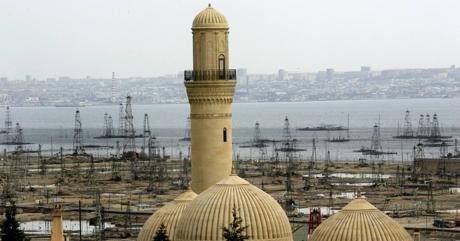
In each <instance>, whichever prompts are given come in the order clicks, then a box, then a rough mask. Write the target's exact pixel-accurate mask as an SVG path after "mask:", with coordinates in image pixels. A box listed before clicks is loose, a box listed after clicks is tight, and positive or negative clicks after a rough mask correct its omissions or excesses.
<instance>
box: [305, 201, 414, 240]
mask: <svg viewBox="0 0 460 241" xmlns="http://www.w3.org/2000/svg"><path fill="white" fill-rule="evenodd" d="M308 240H309V241H356V240H361V241H413V239H412V237H411V236H410V235H409V233H408V232H407V231H406V230H405V229H404V227H403V226H402V225H400V224H399V223H398V222H396V221H395V220H394V219H392V218H390V217H389V216H388V215H386V214H385V213H383V212H381V211H380V210H378V209H377V208H376V207H374V205H372V204H370V203H369V202H368V201H367V200H366V198H365V197H362V196H360V197H358V198H356V199H353V200H352V201H351V202H350V203H349V204H348V205H346V206H345V207H344V208H342V210H341V211H340V212H338V213H336V214H334V215H332V216H331V217H330V218H328V219H326V221H324V222H323V223H321V224H320V225H319V226H318V227H317V228H316V229H315V231H313V234H312V235H311V236H310V238H309V239H308Z"/></svg>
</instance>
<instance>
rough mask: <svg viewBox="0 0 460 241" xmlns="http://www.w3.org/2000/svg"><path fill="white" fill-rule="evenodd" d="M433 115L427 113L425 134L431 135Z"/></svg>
mask: <svg viewBox="0 0 460 241" xmlns="http://www.w3.org/2000/svg"><path fill="white" fill-rule="evenodd" d="M430 118H431V116H430V114H428V113H427V114H426V115H425V135H426V136H430V135H431V119H430Z"/></svg>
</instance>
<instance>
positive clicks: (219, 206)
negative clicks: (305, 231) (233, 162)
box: [175, 175, 292, 241]
mask: <svg viewBox="0 0 460 241" xmlns="http://www.w3.org/2000/svg"><path fill="white" fill-rule="evenodd" d="M233 208H236V210H237V211H238V215H239V216H240V217H241V218H242V220H243V223H242V226H246V225H247V226H248V228H247V229H246V234H247V235H248V236H249V239H248V241H251V240H259V241H263V240H270V241H274V240H276V241H292V231H291V225H290V223H289V220H288V218H287V216H286V213H285V212H284V210H283V209H282V208H281V206H280V205H279V204H278V203H277V202H276V200H275V199H273V198H272V197H271V196H270V195H268V194H267V193H265V192H264V191H262V190H260V189H259V188H257V187H255V186H254V185H251V184H250V183H249V182H247V181H246V180H244V179H242V178H240V177H238V176H236V175H231V176H229V177H227V178H225V179H223V180H222V181H220V182H218V183H217V184H215V185H214V186H211V187H210V188H209V189H207V190H206V191H204V192H202V193H201V194H200V195H198V197H196V198H195V199H194V200H193V201H192V202H191V203H190V204H189V206H188V207H187V208H186V209H185V210H184V212H183V214H182V217H181V219H180V221H179V224H178V225H177V228H176V236H175V241H201V240H206V241H214V240H216V241H217V240H224V237H223V234H222V233H223V230H222V228H223V227H227V226H228V225H229V224H230V223H231V222H232V209H233Z"/></svg>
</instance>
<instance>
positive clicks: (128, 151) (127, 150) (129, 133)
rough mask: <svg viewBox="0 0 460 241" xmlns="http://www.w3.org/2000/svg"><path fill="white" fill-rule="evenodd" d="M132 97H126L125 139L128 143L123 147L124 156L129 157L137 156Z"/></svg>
mask: <svg viewBox="0 0 460 241" xmlns="http://www.w3.org/2000/svg"><path fill="white" fill-rule="evenodd" d="M131 99H132V98H131V96H129V95H128V96H127V97H126V107H125V119H124V123H125V137H126V142H125V144H124V145H123V154H124V155H126V156H128V157H135V156H136V139H135V138H136V131H135V129H134V117H133V110H132V108H131Z"/></svg>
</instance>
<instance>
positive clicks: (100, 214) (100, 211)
mask: <svg viewBox="0 0 460 241" xmlns="http://www.w3.org/2000/svg"><path fill="white" fill-rule="evenodd" d="M95 196H96V203H95V204H96V222H97V223H96V226H95V235H96V240H97V241H102V240H104V208H103V207H102V203H101V192H100V191H99V190H98V191H96V193H95Z"/></svg>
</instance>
